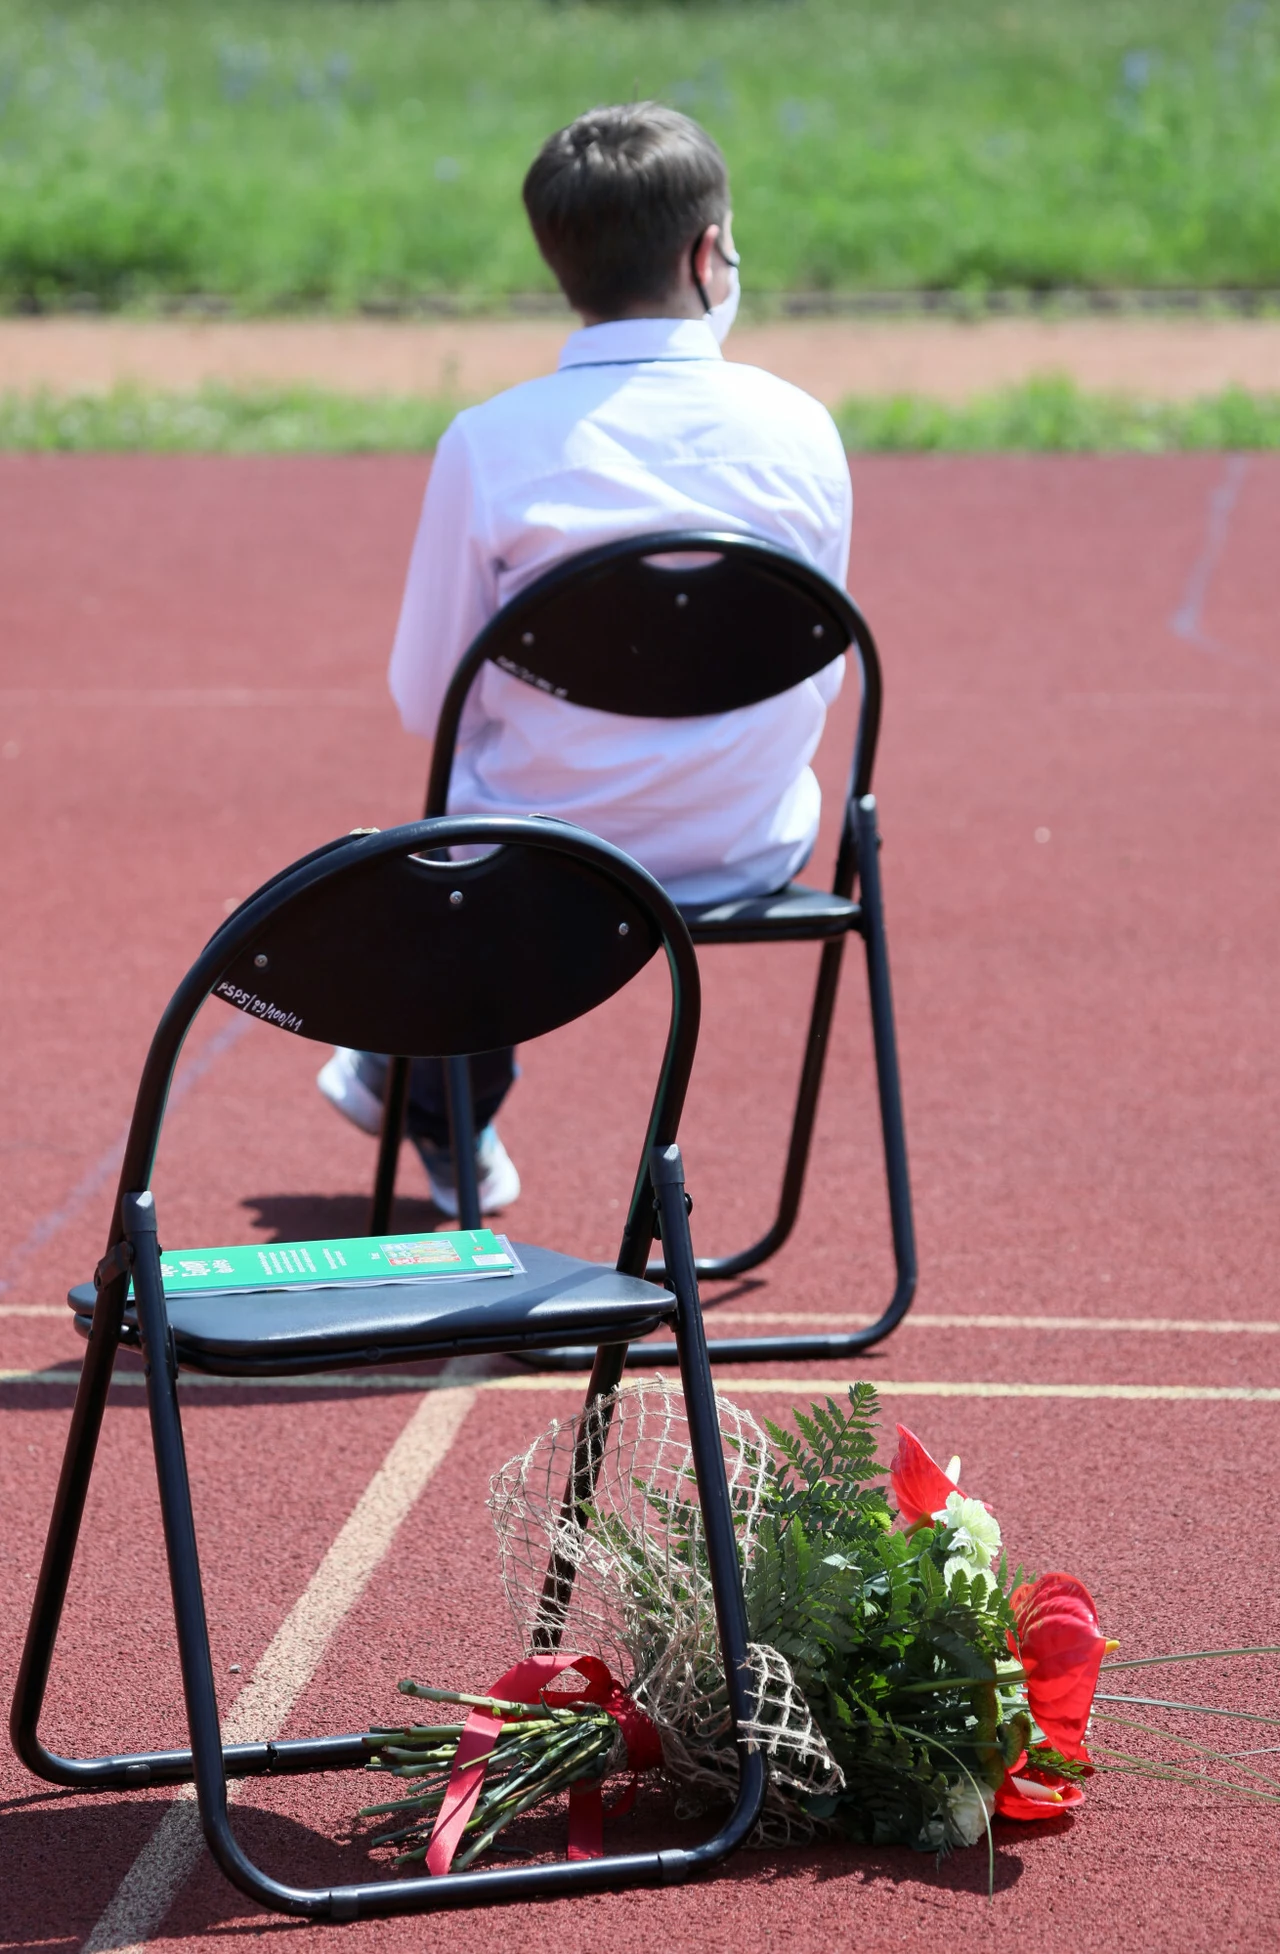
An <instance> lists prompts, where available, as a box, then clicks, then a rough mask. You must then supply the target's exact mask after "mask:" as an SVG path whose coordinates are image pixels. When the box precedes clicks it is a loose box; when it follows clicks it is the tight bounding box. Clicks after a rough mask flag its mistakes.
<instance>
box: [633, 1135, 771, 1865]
mask: <svg viewBox="0 0 1280 1954" xmlns="http://www.w3.org/2000/svg"><path fill="white" fill-rule="evenodd" d="M651 1172H652V1175H653V1183H654V1192H655V1193H656V1195H657V1197H658V1208H659V1212H660V1214H661V1216H662V1240H663V1244H664V1247H665V1249H666V1252H667V1259H668V1267H669V1269H670V1272H671V1279H672V1282H673V1283H674V1285H675V1293H676V1300H677V1303H678V1305H679V1315H678V1317H677V1320H676V1321H677V1328H676V1342H677V1347H678V1349H679V1353H680V1382H681V1386H682V1388H683V1390H684V1401H685V1409H686V1412H687V1414H688V1419H689V1433H690V1438H691V1440H692V1445H693V1463H694V1471H695V1473H696V1475H697V1481H698V1500H699V1504H700V1506H701V1509H702V1524H703V1529H704V1532H705V1534H706V1542H707V1560H708V1563H709V1567H710V1573H711V1588H712V1595H713V1597H714V1601H715V1610H716V1625H717V1627H718V1629H719V1631H720V1655H721V1660H722V1661H723V1663H724V1673H725V1684H726V1689H727V1693H728V1698H729V1710H730V1714H731V1715H732V1717H733V1721H734V1726H735V1729H736V1731H737V1732H738V1733H739V1734H738V1744H739V1758H740V1776H739V1782H738V1797H737V1802H736V1803H735V1806H734V1810H733V1815H732V1818H731V1820H730V1822H729V1826H728V1827H727V1828H726V1830H727V1831H728V1832H730V1833H731V1834H732V1838H733V1844H740V1843H741V1842H742V1841H743V1840H744V1839H745V1838H746V1837H747V1835H748V1833H749V1832H750V1831H751V1829H752V1827H753V1826H754V1825H755V1823H756V1820H757V1819H758V1818H759V1816H760V1811H761V1807H762V1806H763V1804H764V1794H765V1777H766V1774H765V1763H764V1758H763V1755H762V1754H761V1752H760V1751H759V1750H758V1749H757V1748H756V1747H754V1746H752V1747H751V1748H747V1746H746V1744H745V1742H744V1740H743V1738H742V1735H741V1732H742V1729H743V1727H744V1725H745V1724H746V1723H747V1722H748V1721H749V1720H750V1719H751V1718H752V1717H753V1716H754V1714H755V1701H754V1694H753V1691H752V1686H751V1668H750V1662H749V1657H748V1650H747V1640H748V1628H747V1607H746V1601H745V1599H744V1597H743V1592H742V1569H741V1566H740V1563H739V1560H738V1542H737V1534H736V1532H735V1529H734V1524H733V1506H732V1503H731V1501H730V1498H729V1485H728V1480H727V1477H726V1475H725V1469H724V1452H723V1449H722V1444H723V1441H722V1439H721V1435H720V1420H719V1416H718V1414H717V1411H716V1398H715V1386H714V1384H713V1382H712V1378H711V1360H710V1354H709V1351H708V1348H707V1338H706V1331H705V1329H704V1327H703V1322H702V1310H701V1306H700V1304H699V1301H698V1277H697V1268H696V1265H695V1262H694V1255H693V1243H692V1240H691V1238H690V1234H689V1216H688V1210H687V1208H686V1206H685V1198H684V1196H685V1188H684V1168H683V1165H682V1163H681V1160H680V1149H679V1148H678V1147H677V1146H669V1147H655V1148H654V1151H653V1155H652V1168H651ZM732 1849H733V1845H732V1844H726V1845H725V1847H724V1850H725V1851H726V1852H727V1851H732Z"/></svg>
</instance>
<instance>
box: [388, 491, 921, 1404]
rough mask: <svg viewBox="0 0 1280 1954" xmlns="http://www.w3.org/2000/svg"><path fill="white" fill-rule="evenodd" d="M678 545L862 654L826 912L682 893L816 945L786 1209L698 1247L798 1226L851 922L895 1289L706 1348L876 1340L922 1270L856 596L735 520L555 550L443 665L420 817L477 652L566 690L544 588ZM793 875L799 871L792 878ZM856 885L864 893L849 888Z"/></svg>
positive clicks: (698, 929)
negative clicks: (554, 557) (844, 1321)
mask: <svg viewBox="0 0 1280 1954" xmlns="http://www.w3.org/2000/svg"><path fill="white" fill-rule="evenodd" d="M683 554H688V555H693V556H705V555H708V554H709V555H714V556H722V557H729V558H731V559H732V558H736V559H739V560H741V561H742V562H743V563H745V564H747V565H749V566H751V567H752V568H753V569H756V570H758V571H760V572H762V573H763V574H764V575H766V576H768V577H771V578H773V579H775V580H778V581H780V582H782V583H784V584H786V585H788V586H790V587H791V588H792V589H794V590H795V591H797V592H798V593H802V594H803V597H804V598H805V599H806V600H807V602H808V603H809V604H810V605H811V606H816V607H817V610H818V611H819V612H820V613H821V614H822V616H823V617H824V618H827V619H829V620H830V624H831V626H832V627H833V628H834V631H835V633H836V635H838V636H839V637H840V639H841V642H840V643H839V644H838V645H835V646H834V647H833V645H832V643H831V641H830V640H825V641H823V648H822V652H821V655H820V656H815V658H814V661H813V665H812V669H813V670H818V669H820V668H821V666H822V665H823V664H825V663H826V662H828V661H829V659H830V658H833V657H835V656H837V655H838V653H839V652H845V653H851V654H852V655H853V656H854V657H855V658H856V660H857V662H858V667H859V673H860V677H861V686H862V697H861V704H860V708H859V713H858V724H857V731H856V734H855V737H854V748H853V760H852V764H851V768H850V775H849V786H848V791H847V793H846V794H845V798H844V813H843V818H842V821H841V829H840V841H839V846H838V849H837V854H836V862H835V871H834V875H833V878H832V883H831V895H832V897H833V898H834V899H835V900H834V901H833V902H832V904H831V905H830V906H829V908H828V910H827V912H826V913H824V914H819V915H817V916H816V917H808V918H807V917H806V916H805V915H803V914H802V913H801V914H796V913H794V905H793V906H792V911H791V912H790V913H789V911H788V906H787V904H786V901H785V896H786V892H780V896H779V898H778V899H777V900H776V901H773V902H771V900H770V899H768V898H764V899H760V900H756V901H752V902H739V903H733V902H726V903H721V904H711V903H702V904H698V905H680V908H681V913H682V914H683V916H684V919H685V922H686V924H687V925H688V928H689V933H690V935H691V936H692V938H693V941H694V943H695V944H699V945H710V944H715V943H779V942H817V943H820V944H821V952H820V957H819V964H818V974H817V980H816V983H815V986H814V992H813V1003H812V1006H811V1008H810V1014H809V1028H808V1032H807V1035H806V1038H805V1045H804V1055H803V1058H802V1060H801V1066H800V1079H799V1085H798V1088H797V1092H796V1098H795V1107H794V1111H793V1114H792V1121H791V1134H790V1139H789V1141H788V1145H787V1154H786V1162H785V1166H784V1169H783V1175H782V1185H781V1189H780V1192H779V1199H778V1207H777V1211H776V1213H775V1216H774V1219H773V1221H772V1222H771V1223H770V1225H769V1227H768V1228H767V1229H766V1231H765V1233H764V1234H763V1235H762V1236H761V1237H760V1238H759V1240H758V1241H756V1242H753V1243H752V1244H751V1245H750V1246H749V1247H747V1248H744V1249H740V1250H739V1251H738V1252H737V1253H735V1254H730V1255H720V1256H709V1257H700V1258H699V1260H698V1264H697V1270H698V1274H699V1276H700V1277H702V1278H704V1279H706V1280H712V1281H725V1280H729V1279H731V1278H733V1277H736V1276H740V1275H744V1274H745V1273H746V1272H747V1271H748V1270H750V1269H754V1268H757V1267H758V1266H759V1265H760V1264H761V1263H762V1262H765V1261H767V1260H768V1258H769V1257H770V1256H772V1255H775V1254H776V1253H777V1251H778V1250H779V1249H780V1248H781V1247H782V1245H783V1243H784V1242H785V1241H786V1240H787V1238H788V1237H789V1235H790V1234H791V1232H792V1230H793V1228H794V1227H795V1223H796V1219H797V1216H798V1215H799V1212H800V1201H801V1195H802V1193H803V1190H804V1181H805V1173H806V1170H807V1167H808V1162H809V1150H810V1145H811V1142H812V1138H813V1129H814V1122H815V1120H816V1118H817V1111H818V1098H819V1093H820V1091H821V1086H822V1076H823V1071H824V1068H825V1065H826V1057H827V1047H828V1042H829V1034H830V1030H831V1022H832V1017H833V1014H834V1011H835V1004H836V996H837V993H838V990H839V984H840V972H841V967H842V964H843V961H844V951H845V944H846V942H847V940H848V938H849V936H850V935H854V934H856V935H859V936H861V938H862V941H863V948H864V952H865V956H866V970H867V989H868V998H869V1003H870V1015H871V1026H872V1040H873V1049H874V1056H875V1068H876V1086H877V1094H878V1099H879V1112H880V1128H881V1138H882V1145H883V1151H884V1164H885V1180H886V1185H887V1192H888V1202H889V1222H890V1231H891V1236H892V1243H893V1257H894V1287H893V1292H892V1294H891V1296H890V1299H889V1302H888V1304H887V1305H886V1307H885V1308H884V1309H883V1310H882V1312H881V1313H880V1315H879V1316H878V1317H876V1319H875V1321H874V1322H872V1323H870V1324H868V1325H867V1326H866V1327H865V1328H861V1329H854V1330H849V1331H845V1332H841V1333H838V1334H834V1335H814V1336H789V1337H780V1336H756V1337H712V1338H710V1339H709V1340H708V1346H707V1347H708V1349H709V1351H710V1354H711V1361H712V1362H713V1363H716V1362H778V1361H790V1360H793V1359H798V1358H834V1357H848V1356H853V1355H856V1354H857V1353H858V1352H860V1351H863V1350H867V1349H869V1348H870V1347H871V1346H872V1345H873V1344H876V1343H879V1342H881V1341H882V1339H883V1338H885V1337H887V1336H888V1335H889V1334H890V1332H891V1331H892V1330H894V1329H896V1328H897V1326H898V1324H899V1323H900V1322H901V1321H902V1319H903V1317H904V1316H905V1315H906V1313H907V1311H908V1309H909V1308H910V1307H911V1303H912V1300H913V1298H914V1296H915V1292H916V1284H917V1280H918V1260H917V1254H916V1239H915V1224H914V1219H913V1214H912V1202H911V1182H910V1175H909V1171H908V1165H907V1146H906V1127H905V1121H904V1116H903V1108H902V1081H901V1073H900V1069H899V1064H898V1048H897V1035H896V1030H895V1026H894V1013H893V992H892V986H891V983H890V976H889V951H888V940H887V937H886V933H885V917H884V896H883V890H882V885H881V876H880V846H881V842H880V835H879V828H878V818H877V811H876V802H875V798H874V796H873V795H872V792H871V781H872V772H873V769H874V765H875V755H876V745H877V741H878V738H879V732H880V718H881V710H882V700H883V682H882V677H881V667H880V655H879V652H878V650H877V648H876V643H875V639H874V638H873V636H872V633H871V627H870V626H869V624H868V623H867V620H866V618H865V617H864V616H863V614H862V612H861V610H860V609H859V608H858V606H857V604H856V603H854V601H853V599H852V598H851V597H850V596H849V595H848V593H847V592H846V591H844V590H842V589H841V588H840V587H839V586H838V585H836V584H833V583H832V582H831V581H830V579H829V578H827V577H825V576H823V575H822V574H821V572H820V571H817V570H815V569H813V568H812V567H811V566H810V565H809V564H807V563H804V562H803V561H801V559H799V558H798V557H795V556H793V555H791V554H790V553H789V552H788V551H786V550H782V549H779V548H778V547H777V546H776V545H774V544H771V543H767V542H764V541H762V540H760V539H757V538H754V537H743V536H740V535H726V534H721V533H720V532H718V531H689V530H680V531H674V532H666V531H664V532H662V533H660V534H653V535H646V536H638V537H630V538H627V539H625V540H624V541H622V542H617V543H608V544H605V545H603V546H601V547H600V548H597V549H592V550H586V551H583V552H581V553H580V554H578V555H576V556H573V557H570V558H568V559H566V560H565V561H564V562H562V563H558V564H556V565H555V566H554V568H553V569H551V570H549V571H548V572H546V574H545V575H543V576H542V577H539V578H538V579H537V580H536V581H535V582H534V583H532V584H530V585H529V586H528V587H527V588H526V589H525V590H523V591H521V592H520V593H519V594H518V595H517V596H516V597H514V598H512V600H511V601H510V603H508V604H506V605H504V606H503V608H502V610H501V611H499V612H498V613H497V615H496V616H495V617H493V618H491V619H490V621H489V623H488V624H487V625H486V626H485V627H484V629H483V630H482V631H481V632H480V633H479V634H478V636H477V637H476V638H475V639H474V641H473V642H472V644H471V646H470V647H469V649H468V650H467V652H466V654H465V656H464V657H463V658H462V660H461V662H460V663H459V665H458V667H457V670H456V671H455V672H454V675H453V677H452V679H451V680H450V683H449V688H448V691H447V693H446V695H445V699H444V703H443V705H442V707H441V712H440V721H439V725H438V727H437V729H436V737H435V744H434V746H433V749H432V756H431V770H430V775H429V778H428V783H427V793H426V805H425V813H426V815H427V816H438V815H441V814H443V813H444V811H445V809H446V807H447V804H448V798H449V784H450V778H451V775H452V772H453V761H454V754H455V750H456V747H457V740H458V729H459V726H460V724H461V720H462V714H463V710H464V708H465V706H466V702H467V698H468V696H469V694H470V691H471V687H472V685H473V683H474V681H475V679H476V676H477V674H478V673H479V671H480V669H481V667H482V666H483V665H485V664H486V663H489V662H491V661H492V662H495V663H498V664H500V666H501V668H502V669H504V670H506V671H507V672H508V673H511V674H512V675H514V676H516V677H521V678H523V679H525V680H526V681H527V682H528V683H531V684H534V685H537V686H538V687H539V688H540V689H541V690H544V691H552V692H556V693H558V694H560V695H561V696H563V692H564V688H562V687H560V686H558V685H556V684H554V683H553V681H552V680H549V679H548V678H546V677H545V676H543V675H542V674H540V673H539V672H537V671H534V670H530V669H528V666H529V665H530V664H532V663H536V662H537V661H538V659H539V658H540V656H541V651H540V647H539V646H538V644H537V642H536V639H537V633H536V631H535V630H534V629H533V626H534V625H535V624H536V623H537V621H538V618H539V614H540V613H542V612H543V611H544V608H545V606H546V605H547V603H548V600H552V601H555V600H558V599H560V598H561V597H562V596H563V595H564V593H565V592H566V591H567V590H572V588H573V587H574V585H575V584H577V583H579V581H580V580H583V579H597V578H599V577H600V576H601V575H604V576H607V575H608V574H609V573H610V571H611V570H613V569H614V568H615V567H616V566H620V565H628V564H631V563H633V562H634V561H635V560H636V559H637V558H639V559H645V558H652V557H656V556H661V557H665V558H668V559H669V558H672V557H678V556H680V555H683ZM815 635H816V633H815ZM513 646H518V647H519V658H518V659H517V658H513V656H512V655H511V654H512V647H513ZM794 682H795V679H794V677H792V676H787V677H786V680H785V685H784V687H781V688H779V687H776V686H775V687H774V688H773V693H772V694H771V692H770V690H769V688H768V687H767V686H766V688H765V690H764V691H763V692H758V694H757V696H759V697H768V696H773V695H776V692H777V691H778V690H781V689H785V687H786V686H790V685H791V684H793V683H794ZM570 696H571V695H570ZM699 709H700V710H702V709H703V708H701V707H700V708H699ZM668 716H683V715H681V714H671V715H668ZM795 886H796V885H794V884H793V885H792V887H793V888H794V887H795ZM855 887H856V888H857V892H858V893H857V898H856V900H855V897H854V890H855ZM771 908H772V910H773V913H772V914H770V910H771ZM446 1085H447V1091H448V1105H449V1110H450V1119H451V1126H452V1131H453V1133H454V1136H455V1147H454V1158H455V1164H456V1173H457V1187H458V1193H459V1214H460V1217H461V1218H462V1225H463V1226H473V1227H474V1226H478V1224H479V1219H480V1204H479V1197H478V1192H477V1188H476V1173H475V1145H474V1122H473V1120H472V1117H471V1099H470V1092H469V1088H468V1080H467V1063H466V1060H465V1058H455V1059H453V1060H450V1061H449V1062H448V1063H447V1065H446ZM408 1092H409V1066H408V1063H407V1061H406V1060H404V1059H403V1058H392V1060H391V1064H390V1066H389V1068H388V1074H387V1089H386V1105H385V1111H384V1116H383V1125H382V1135H381V1139H380V1142H379V1149H378V1162H377V1169H376V1174H375V1179H374V1188H373V1199H372V1204H371V1209H370V1220H369V1231H370V1233H372V1234H382V1233H384V1232H385V1230H386V1228H387V1227H388V1226H389V1225H390V1217H391V1208H392V1201H393V1198H394V1194H395V1180H396V1170H397V1165H398V1160H399V1154H400V1145H401V1140H402V1137H403V1133H404V1124H405V1114H406V1109H407V1103H408ZM661 1272H662V1265H661V1264H655V1265H654V1266H653V1268H652V1270H651V1273H653V1274H655V1275H660V1274H661ZM713 1307H714V1306H713ZM584 1355H585V1353H584V1352H583V1351H582V1350H580V1349H577V1348H571V1349H565V1350H563V1351H560V1352H557V1353H556V1354H555V1355H554V1356H544V1357H543V1358H542V1359H541V1360H540V1361H541V1362H542V1363H544V1364H546V1365H549V1366H555V1365H562V1366H564V1367H566V1368H569V1367H576V1366H578V1365H580V1364H581V1363H582V1361H583V1359H584ZM674 1358H675V1351H674V1349H673V1347H672V1346H670V1345H666V1344H659V1345H654V1344H641V1345H637V1346H636V1347H635V1348H634V1349H633V1350H632V1352H631V1355H630V1357H629V1359H628V1362H629V1363H631V1364H633V1365H640V1364H646V1363H653V1362H662V1363H668V1362H672V1361H674Z"/></svg>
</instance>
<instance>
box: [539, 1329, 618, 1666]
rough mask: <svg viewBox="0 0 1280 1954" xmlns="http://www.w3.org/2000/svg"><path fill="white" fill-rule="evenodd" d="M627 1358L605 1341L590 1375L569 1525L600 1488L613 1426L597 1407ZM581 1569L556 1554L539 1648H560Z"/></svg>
mask: <svg viewBox="0 0 1280 1954" xmlns="http://www.w3.org/2000/svg"><path fill="white" fill-rule="evenodd" d="M626 1363H627V1346H626V1344H625V1343H616V1344H601V1346H600V1348H599V1349H598V1350H597V1351H596V1354H595V1359H594V1361H593V1363H592V1366H591V1376H590V1378H589V1380H588V1382H587V1395H586V1399H585V1400H584V1402H583V1406H582V1412H581V1415H580V1417H579V1419H578V1432H577V1437H576V1439H575V1441H574V1448H573V1463H572V1464H571V1466H570V1467H569V1477H568V1479H567V1480H566V1482H565V1489H564V1494H563V1497H562V1499H561V1501H560V1517H561V1519H562V1520H564V1521H565V1522H566V1523H568V1524H571V1525H577V1526H581V1525H582V1519H583V1509H584V1508H585V1507H586V1506H587V1505H588V1504H589V1502H590V1500H591V1495H592V1493H593V1492H594V1491H595V1484H596V1480H597V1478H598V1477H599V1474H600V1464H601V1460H602V1459H603V1456H604V1440H605V1434H606V1432H607V1430H608V1426H607V1425H605V1424H602V1422H601V1420H600V1419H598V1418H593V1417H592V1416H591V1412H592V1408H593V1406H594V1405H595V1404H596V1403H597V1402H598V1400H599V1399H601V1398H606V1397H608V1395H609V1393H610V1392H611V1391H616V1390H617V1388H618V1385H619V1384H620V1383H621V1382H622V1374H623V1371H624V1370H625V1369H626ZM576 1574H577V1568H576V1566H575V1564H574V1562H573V1560H572V1559H571V1558H570V1557H569V1556H568V1555H566V1554H559V1553H553V1554H552V1556H551V1560H550V1562H549V1564H548V1566H547V1572H546V1575H545V1577H544V1579H543V1583H542V1601H541V1604H540V1606H539V1609H538V1619H537V1622H536V1624H535V1626H534V1631H533V1645H534V1647H535V1648H537V1649H545V1650H549V1651H554V1650H556V1649H558V1648H559V1647H560V1637H561V1636H562V1635H563V1633H564V1624H565V1617H566V1615H567V1614H568V1611H569V1603H570V1601H571V1599H572V1598H573V1583H574V1578H575V1576H576Z"/></svg>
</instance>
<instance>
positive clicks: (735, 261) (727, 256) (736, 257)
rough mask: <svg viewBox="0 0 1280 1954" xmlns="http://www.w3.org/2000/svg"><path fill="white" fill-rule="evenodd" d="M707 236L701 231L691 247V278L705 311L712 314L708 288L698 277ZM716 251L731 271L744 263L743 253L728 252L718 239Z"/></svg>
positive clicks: (708, 227)
mask: <svg viewBox="0 0 1280 1954" xmlns="http://www.w3.org/2000/svg"><path fill="white" fill-rule="evenodd" d="M710 228H711V227H710V225H708V226H707V230H709V229H710ZM706 235H707V232H706V231H699V232H698V235H697V237H696V238H695V239H694V240H693V243H692V245H691V246H690V247H689V276H690V277H691V278H692V280H693V284H694V289H695V291H696V292H697V294H698V297H699V298H700V299H701V300H702V309H703V311H704V312H710V311H711V309H712V307H711V300H710V299H709V298H708V297H707V288H706V286H705V285H704V284H703V282H702V280H701V279H700V278H699V276H698V250H699V247H700V246H701V244H702V240H703V238H704V237H705V236H706ZM716 250H717V251H718V252H719V253H720V257H721V259H722V261H723V262H724V263H725V264H726V265H728V267H729V269H730V271H737V269H738V267H739V265H740V264H741V263H742V256H741V253H740V252H737V251H726V250H725V248H724V246H723V244H721V242H720V240H719V238H717V239H716Z"/></svg>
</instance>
